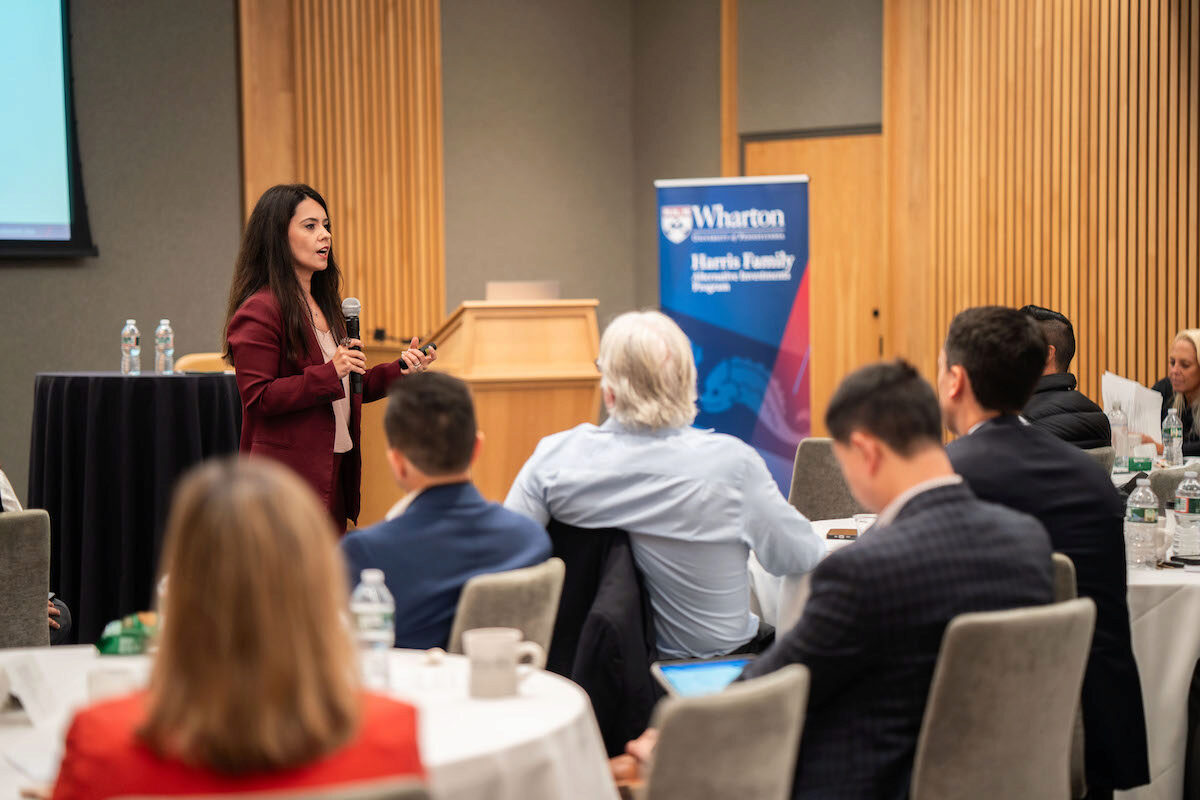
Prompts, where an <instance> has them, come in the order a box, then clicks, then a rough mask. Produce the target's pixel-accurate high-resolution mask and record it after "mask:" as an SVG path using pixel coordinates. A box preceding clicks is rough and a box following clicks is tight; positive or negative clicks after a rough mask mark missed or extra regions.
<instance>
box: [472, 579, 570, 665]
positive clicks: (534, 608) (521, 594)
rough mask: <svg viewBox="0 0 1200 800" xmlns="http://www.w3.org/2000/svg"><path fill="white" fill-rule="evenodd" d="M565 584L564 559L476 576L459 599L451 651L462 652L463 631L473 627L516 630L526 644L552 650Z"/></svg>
mask: <svg viewBox="0 0 1200 800" xmlns="http://www.w3.org/2000/svg"><path fill="white" fill-rule="evenodd" d="M562 585H563V562H562V559H561V558H549V559H547V560H546V561H544V562H543V563H541V564H538V565H536V566H533V567H524V568H522V569H512V570H508V571H507V572H493V573H491V574H488V575H476V576H475V577H474V578H471V579H470V580H469V581H467V582H466V584H465V585H464V586H463V590H462V594H461V595H460V596H459V598H458V609H457V611H455V612H454V624H453V625H451V627H450V647H449V650H450V652H451V653H461V652H462V651H463V650H462V635H463V631H469V630H471V629H472V628H516V629H518V630H519V631H521V633H523V634H524V636H525V640H526V641H528V642H536V643H537V644H539V645H540V646H541V648H542V649H543V650H546V651H549V649H550V635H551V634H552V633H554V620H555V618H556V617H557V616H558V598H559V595H561V594H562Z"/></svg>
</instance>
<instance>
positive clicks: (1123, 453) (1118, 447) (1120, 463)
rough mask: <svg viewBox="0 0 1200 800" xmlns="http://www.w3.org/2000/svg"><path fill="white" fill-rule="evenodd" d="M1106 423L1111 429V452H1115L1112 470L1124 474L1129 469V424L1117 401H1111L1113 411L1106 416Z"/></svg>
mask: <svg viewBox="0 0 1200 800" xmlns="http://www.w3.org/2000/svg"><path fill="white" fill-rule="evenodd" d="M1108 422H1109V425H1110V426H1111V427H1112V446H1113V450H1115V451H1116V458H1115V459H1114V460H1113V469H1114V470H1118V471H1121V472H1124V471H1125V470H1126V469H1128V468H1129V424H1128V423H1127V422H1126V421H1125V412H1124V411H1122V410H1121V404H1120V403H1119V402H1117V401H1113V410H1112V413H1111V414H1109V415H1108Z"/></svg>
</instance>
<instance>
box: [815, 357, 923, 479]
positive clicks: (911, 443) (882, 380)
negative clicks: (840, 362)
mask: <svg viewBox="0 0 1200 800" xmlns="http://www.w3.org/2000/svg"><path fill="white" fill-rule="evenodd" d="M825 427H826V428H828V429H829V433H830V435H831V436H833V438H834V439H835V440H836V441H837V442H839V443H841V444H845V443H846V442H847V441H849V440H850V434H851V433H853V432H854V431H865V432H866V433H869V434H871V435H872V436H875V437H878V438H879V439H882V440H883V442H884V443H885V444H887V446H888V447H890V448H892V449H893V450H895V451H896V452H897V453H899V454H900V455H902V456H910V455H912V454H913V453H914V452H916V451H917V450H919V449H921V448H922V447H927V446H929V445H938V446H940V445H941V443H942V413H941V409H940V408H938V400H937V395H936V394H934V392H933V387H932V386H930V385H929V383H928V382H927V381H926V380H925V379H924V378H922V377H921V375H920V373H918V372H917V370H916V369H915V368H914V367H913V366H912V365H911V364H909V363H908V362H907V361H904V360H901V359H897V360H895V361H884V362H880V363H878V364H871V365H869V366H866V367H861V368H859V369H856V370H855V371H854V372H851V373H850V374H849V375H847V376H846V377H845V378H844V379H843V380H842V382H841V384H840V385H839V386H838V388H837V391H835V392H834V393H833V398H832V399H830V401H829V407H828V408H827V409H826V410H825Z"/></svg>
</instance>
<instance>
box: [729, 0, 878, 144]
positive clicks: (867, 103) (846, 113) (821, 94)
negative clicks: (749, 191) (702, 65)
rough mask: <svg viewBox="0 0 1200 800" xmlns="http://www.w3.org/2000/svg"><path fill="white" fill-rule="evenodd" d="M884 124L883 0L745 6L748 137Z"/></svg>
mask: <svg viewBox="0 0 1200 800" xmlns="http://www.w3.org/2000/svg"><path fill="white" fill-rule="evenodd" d="M882 120H883V2H882V0H837V2H829V1H828V0H742V2H740V3H738V130H739V131H740V132H741V133H743V134H746V133H770V132H774V131H798V130H808V129H812V128H838V127H847V126H857V125H878V124H880V123H881V122H882Z"/></svg>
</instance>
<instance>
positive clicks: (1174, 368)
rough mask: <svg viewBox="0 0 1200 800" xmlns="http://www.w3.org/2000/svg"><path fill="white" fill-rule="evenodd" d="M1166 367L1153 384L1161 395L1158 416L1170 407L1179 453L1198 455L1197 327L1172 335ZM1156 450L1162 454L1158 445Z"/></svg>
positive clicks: (1199, 379)
mask: <svg viewBox="0 0 1200 800" xmlns="http://www.w3.org/2000/svg"><path fill="white" fill-rule="evenodd" d="M1168 364H1169V369H1168V370H1167V377H1165V378H1163V379H1162V380H1161V381H1159V382H1158V383H1156V384H1154V391H1156V392H1158V393H1159V394H1161V395H1162V396H1163V405H1162V416H1163V417H1164V418H1165V417H1166V416H1167V410H1168V409H1171V408H1173V409H1175V410H1176V411H1178V412H1179V419H1180V421H1181V422H1182V423H1183V454H1184V455H1185V456H1200V328H1189V329H1188V330H1183V331H1180V332H1179V333H1177V334H1175V341H1173V342H1172V343H1171V354H1170V356H1169V359H1168ZM1144 441H1153V440H1150V439H1149V438H1148V437H1147V439H1145V440H1144ZM1158 450H1159V452H1160V453H1161V452H1162V445H1161V444H1159V445H1158Z"/></svg>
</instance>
